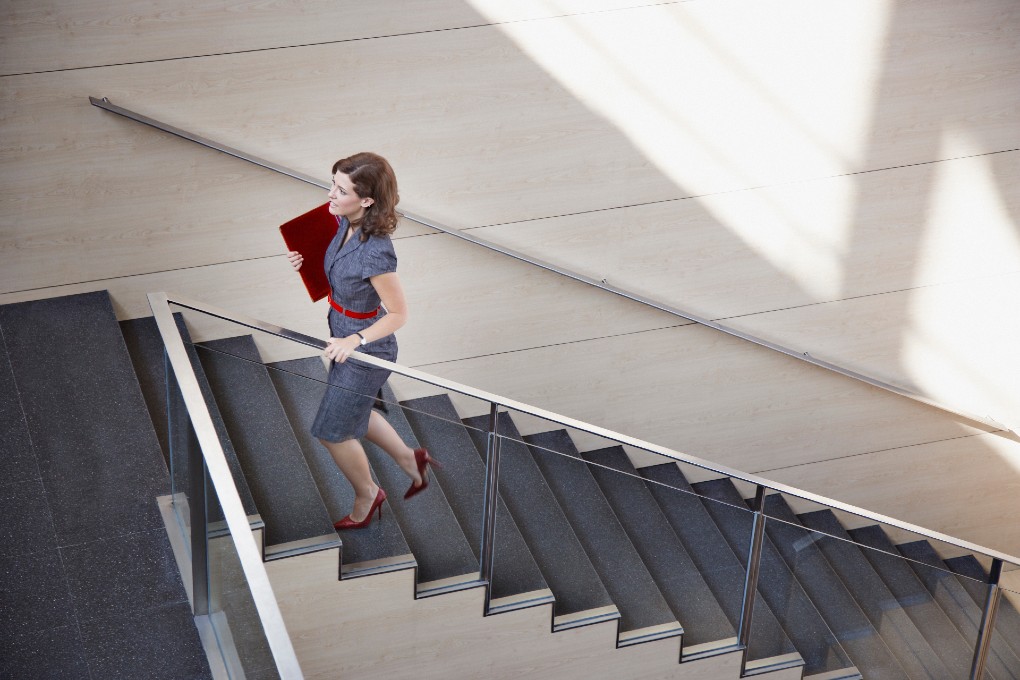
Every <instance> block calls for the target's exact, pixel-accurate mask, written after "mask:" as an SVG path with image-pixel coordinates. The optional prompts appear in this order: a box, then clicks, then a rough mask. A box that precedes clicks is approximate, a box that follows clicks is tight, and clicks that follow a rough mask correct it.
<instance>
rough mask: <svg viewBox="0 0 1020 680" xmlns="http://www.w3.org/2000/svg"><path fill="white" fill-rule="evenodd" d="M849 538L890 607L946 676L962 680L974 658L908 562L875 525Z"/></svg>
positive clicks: (854, 531) (968, 671)
mask: <svg viewBox="0 0 1020 680" xmlns="http://www.w3.org/2000/svg"><path fill="white" fill-rule="evenodd" d="M847 534H848V535H849V536H850V538H851V539H853V540H854V541H856V542H857V543H859V544H860V545H862V546H865V548H863V549H862V553H863V554H864V557H865V559H867V560H868V562H869V563H870V564H871V565H872V566H873V567H874V568H875V571H876V572H877V573H878V575H879V576H880V577H881V579H882V581H883V582H884V583H885V585H886V586H887V587H888V589H889V592H890V593H891V594H892V596H893V597H894V599H895V604H894V605H891V606H895V607H899V608H901V609H902V610H903V611H904V613H906V614H907V616H909V617H910V619H911V621H913V622H914V625H915V626H917V628H918V630H920V631H921V633H922V634H923V635H924V637H925V640H927V641H928V642H929V643H930V644H931V646H932V648H933V649H934V650H935V652H936V653H937V654H938V655H939V657H940V658H941V659H942V662H943V663H944V664H945V666H946V668H947V669H948V671H949V674H948V676H947V677H951V678H965V677H968V676H969V674H970V666H971V660H972V658H973V655H974V647H973V643H972V642H970V643H968V642H967V641H966V640H965V639H964V637H963V635H962V634H961V633H960V631H959V630H958V629H957V628H956V626H954V625H953V623H952V622H951V621H950V620H949V618H948V617H947V616H946V613H945V612H944V611H943V610H942V608H941V607H940V606H939V605H938V603H936V602H935V600H934V599H933V598H932V595H931V593H929V592H928V590H927V589H926V588H925V587H924V585H923V584H922V583H921V581H920V580H919V579H918V578H917V574H916V573H914V571H913V570H912V569H911V568H910V565H909V563H908V562H907V561H906V560H903V559H901V558H899V557H897V556H896V555H898V553H897V551H896V547H895V546H894V545H893V544H892V542H891V541H889V539H888V537H887V536H886V535H885V532H884V531H882V528H881V527H880V526H878V525H873V526H869V527H861V528H859V529H851V530H849V531H848V532H847Z"/></svg>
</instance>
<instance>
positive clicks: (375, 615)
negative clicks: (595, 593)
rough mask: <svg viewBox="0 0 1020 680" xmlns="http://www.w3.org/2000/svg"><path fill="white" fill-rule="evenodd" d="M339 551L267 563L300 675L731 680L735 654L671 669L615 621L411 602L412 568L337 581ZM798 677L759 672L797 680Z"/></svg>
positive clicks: (544, 609)
mask: <svg viewBox="0 0 1020 680" xmlns="http://www.w3.org/2000/svg"><path fill="white" fill-rule="evenodd" d="M339 559H340V556H339V549H338V548H332V549H328V550H321V551H318V552H315V553H308V554H303V555H295V556H292V557H288V558H285V559H278V560H273V561H271V562H267V563H266V565H265V566H266V571H267V573H268V574H269V580H270V583H271V585H272V588H273V593H274V594H275V596H276V599H277V601H278V602H279V606H280V611H281V613H282V615H283V618H284V622H285V624H286V626H287V632H288V634H289V635H290V637H291V640H292V642H293V645H294V649H295V652H296V653H297V656H298V660H299V662H300V664H301V668H302V671H303V672H304V677H305V678H307V679H309V680H311V679H314V678H337V677H360V676H363V675H371V676H373V677H387V678H391V679H395V678H416V679H417V678H422V677H446V678H479V677H485V678H494V679H499V678H506V679H507V680H510V679H511V678H513V679H514V680H518V679H520V678H536V679H538V678H548V677H557V678H560V679H562V680H569V679H571V678H578V679H581V678H592V677H613V678H620V679H623V680H627V679H633V680H643V679H646V678H673V679H676V680H688V679H690V680H695V679H698V680H737V679H739V678H740V662H741V653H740V652H739V651H734V652H731V653H728V654H720V655H717V656H712V657H707V658H703V659H698V660H696V661H689V662H685V663H682V664H680V663H677V655H676V649H675V647H676V641H675V640H671V639H664V640H657V641H651V642H647V643H644V644H640V645H633V646H630V647H624V648H617V646H616V636H617V630H616V628H617V626H616V621H614V620H610V621H605V622H602V623H596V624H592V625H587V626H581V627H577V628H570V629H566V630H558V631H556V632H551V625H550V622H551V621H552V618H553V605H552V604H551V603H546V604H541V605H537V606H534V607H528V608H524V609H514V610H510V611H506V612H503V613H500V614H499V615H493V616H483V613H482V612H483V609H484V601H485V592H484V590H482V587H478V588H470V589H463V590H456V591H453V592H448V593H443V594H441V595H436V596H432V597H427V598H417V599H416V598H415V590H416V584H415V578H416V577H415V572H414V570H403V571H392V572H386V573H381V574H375V575H371V576H365V577H362V578H356V579H344V580H343V581H340V580H339V579H338V572H339V566H338V565H339ZM800 671H801V669H800V668H799V667H798V668H790V669H784V670H781V671H776V672H774V673H768V674H764V675H766V676H767V677H769V678H775V679H776V680H799V678H800V677H801V673H800Z"/></svg>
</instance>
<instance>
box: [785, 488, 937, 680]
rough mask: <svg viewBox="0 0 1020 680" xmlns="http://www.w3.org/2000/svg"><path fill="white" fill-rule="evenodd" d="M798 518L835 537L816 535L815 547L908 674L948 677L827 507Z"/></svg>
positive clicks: (912, 675) (887, 589) (921, 636)
mask: <svg viewBox="0 0 1020 680" xmlns="http://www.w3.org/2000/svg"><path fill="white" fill-rule="evenodd" d="M786 511H788V512H787V513H784V514H785V517H786V519H791V518H792V515H793V513H792V512H789V508H786ZM799 519H800V520H801V522H802V523H803V524H804V525H805V526H807V527H808V528H809V529H813V530H816V531H819V532H823V533H824V534H827V535H828V536H834V537H835V538H828V537H826V536H822V535H820V534H819V535H817V539H818V540H816V541H815V546H816V547H817V548H818V550H820V551H821V553H822V554H823V555H824V556H825V559H826V561H827V562H828V563H829V565H830V566H831V567H832V569H833V570H834V571H835V572H836V573H837V574H838V575H839V577H840V579H841V580H842V581H843V583H844V584H845V585H846V587H847V589H848V590H849V591H850V593H851V594H852V595H853V597H854V600H856V601H857V603H858V604H859V605H860V607H861V610H862V611H863V612H864V614H865V615H866V616H867V617H868V620H869V621H871V624H872V626H874V628H875V630H876V631H878V633H879V634H880V635H881V636H882V639H883V640H885V642H886V644H887V645H888V646H889V650H890V651H891V652H892V653H893V654H894V655H895V656H896V658H897V659H898V660H899V662H900V665H901V666H902V667H903V669H904V670H905V671H906V672H907V673H908V674H909V675H910V677H912V678H932V679H933V680H938V679H939V678H948V677H952V672H951V671H950V670H949V669H948V668H947V667H946V666H945V665H944V664H943V663H942V661H941V659H939V657H938V655H937V654H936V653H935V650H934V649H932V646H931V645H930V644H929V642H928V641H927V640H925V638H924V636H923V635H922V634H921V632H920V631H919V630H918V629H917V627H916V626H915V625H914V623H913V621H911V620H910V617H909V616H907V614H906V612H904V611H903V609H902V608H901V607H900V606H899V603H898V602H897V601H896V598H895V597H893V594H892V593H891V592H890V591H889V588H888V587H887V586H886V585H885V583H884V582H883V581H882V578H881V577H880V576H879V575H878V574H877V573H876V572H875V569H874V567H872V566H871V563H870V562H868V561H867V559H865V557H864V555H862V554H861V551H860V548H858V547H857V546H855V545H854V544H853V543H852V542H850V541H851V539H850V536H849V534H847V533H846V531H845V530H844V529H843V526H842V525H841V524H840V523H839V520H838V519H837V518H836V515H835V514H834V513H833V512H832V511H831V510H819V511H817V512H810V513H806V514H803V515H801V516H800V517H799ZM839 539H842V540H839ZM851 657H852V654H851Z"/></svg>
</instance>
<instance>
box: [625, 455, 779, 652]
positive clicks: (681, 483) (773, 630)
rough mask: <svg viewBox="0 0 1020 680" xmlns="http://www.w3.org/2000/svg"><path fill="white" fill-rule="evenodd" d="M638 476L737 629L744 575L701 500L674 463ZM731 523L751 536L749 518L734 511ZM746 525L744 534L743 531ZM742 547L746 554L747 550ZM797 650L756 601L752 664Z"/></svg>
mask: <svg viewBox="0 0 1020 680" xmlns="http://www.w3.org/2000/svg"><path fill="white" fill-rule="evenodd" d="M638 473H639V474H640V475H641V476H642V477H644V478H645V479H646V480H647V481H646V486H647V488H648V490H649V492H650V493H651V495H652V497H653V498H654V499H655V501H656V503H657V504H658V505H659V507H660V508H661V510H662V513H663V515H664V516H665V518H666V521H668V522H669V524H670V526H672V527H673V531H675V532H676V534H677V536H678V537H679V539H680V541H681V542H682V543H683V545H684V547H685V548H686V549H687V552H688V554H690V556H691V559H692V560H693V561H694V563H695V565H697V568H698V572H699V573H700V574H701V576H702V577H704V579H705V581H706V583H708V585H709V587H710V588H711V589H712V592H713V593H714V595H715V597H716V600H717V601H718V602H719V605H720V606H721V607H722V609H723V612H724V613H725V614H726V617H727V619H728V620H729V622H730V626H731V627H732V628H733V630H736V629H737V626H739V625H740V609H741V605H742V604H743V592H744V579H745V570H744V567H743V565H742V564H741V560H739V559H737V556H736V554H735V553H734V551H733V549H731V548H730V546H729V544H728V543H727V542H726V538H725V537H724V536H723V535H722V533H721V532H720V531H719V527H718V526H717V525H716V522H715V520H714V519H713V518H712V516H711V515H710V514H709V513H708V511H707V510H706V509H705V505H704V504H703V503H702V502H701V499H700V498H699V497H698V496H697V495H696V494H695V493H694V491H693V489H691V486H690V484H688V483H687V479H686V478H685V477H684V476H683V473H682V472H681V471H680V468H679V467H677V466H676V464H675V463H664V464H662V465H653V466H650V467H643V468H640V469H639V470H638ZM731 514H732V517H730V521H731V522H732V523H733V524H734V525H735V526H737V527H741V528H740V529H738V532H739V533H748V535H749V531H750V521H751V513H750V512H749V511H746V510H743V511H741V510H735V511H734V512H732V513H731ZM744 526H746V527H747V529H746V532H745V530H744V529H743V528H742V527H744ZM746 549H747V548H746V544H745V547H744V550H745V551H746ZM794 651H796V650H795V648H794V646H793V643H791V642H790V639H789V638H788V637H787V636H786V633H785V632H784V631H783V628H782V626H780V625H779V621H777V620H776V617H775V614H773V613H772V609H771V608H770V607H769V605H768V603H767V602H765V601H764V600H763V599H762V598H757V603H756V604H755V608H754V616H753V617H752V618H751V639H750V643H749V650H748V658H749V659H750V660H752V661H758V660H761V659H767V658H770V657H775V656H781V655H784V654H789V653H791V652H794Z"/></svg>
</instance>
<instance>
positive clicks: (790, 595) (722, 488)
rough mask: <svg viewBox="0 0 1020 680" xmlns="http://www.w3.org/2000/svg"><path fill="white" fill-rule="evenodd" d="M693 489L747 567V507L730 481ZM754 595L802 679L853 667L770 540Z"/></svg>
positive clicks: (707, 484) (700, 485)
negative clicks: (795, 656) (797, 658)
mask: <svg viewBox="0 0 1020 680" xmlns="http://www.w3.org/2000/svg"><path fill="white" fill-rule="evenodd" d="M693 488H694V490H695V491H697V492H698V493H700V494H702V495H703V496H705V498H704V499H703V502H704V504H705V508H706V509H707V510H708V512H709V514H711V515H712V517H713V518H714V519H715V521H716V525H717V526H718V527H719V528H720V530H721V531H722V533H723V535H724V536H725V537H726V540H727V541H728V542H729V544H730V547H731V548H732V549H733V551H734V552H735V553H736V554H737V555H738V557H740V559H741V561H742V562H745V561H746V559H747V556H746V552H747V546H748V545H749V544H750V537H751V524H750V523H749V515H750V513H748V512H746V511H741V510H740V506H741V505H743V506H744V507H747V506H746V504H745V503H744V499H743V498H742V497H741V495H740V493H739V492H738V491H737V489H736V487H735V486H734V485H733V482H732V481H730V480H729V479H728V478H727V479H716V480H712V481H709V482H700V483H698V484H694V485H693ZM767 526H768V522H766V527H767ZM766 533H768V532H767V531H766ZM758 594H759V595H760V596H761V597H762V598H763V599H764V600H765V601H766V602H767V603H768V604H769V607H770V608H771V609H772V611H773V612H774V613H775V615H776V618H777V619H778V620H779V622H780V623H781V624H782V626H783V628H784V630H786V633H787V635H789V636H790V640H791V641H792V642H793V645H794V647H796V649H797V651H798V652H799V653H800V655H801V656H802V657H803V658H804V662H805V667H804V675H806V676H808V675H812V674H814V673H823V672H826V671H834V670H839V669H844V668H849V667H850V666H853V662H851V661H850V658H849V657H848V656H847V654H846V652H845V651H844V650H843V648H842V646H841V645H840V644H839V642H838V641H837V640H836V638H835V636H834V635H833V634H832V631H830V630H829V628H828V626H827V625H826V624H825V620H824V619H823V618H822V617H821V615H820V614H819V613H818V610H817V609H815V606H814V604H813V603H812V602H811V599H810V598H809V597H808V596H807V594H806V593H805V592H804V589H803V588H802V587H801V585H800V583H798V582H797V579H796V578H794V575H793V573H792V572H791V571H790V568H789V567H788V566H787V564H786V562H785V561H784V560H783V558H782V556H781V555H780V553H779V551H778V550H776V547H775V546H774V545H773V544H772V541H771V540H769V538H768V536H766V538H765V542H764V545H763V548H762V553H761V567H760V571H759V575H758Z"/></svg>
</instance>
